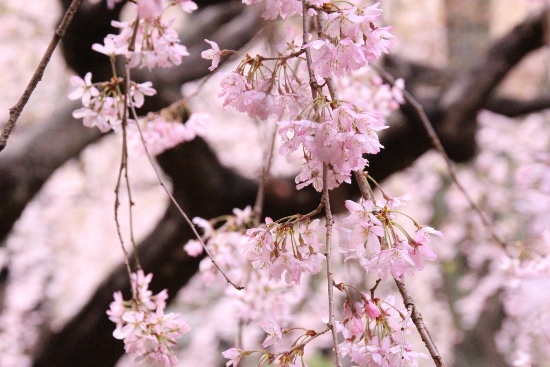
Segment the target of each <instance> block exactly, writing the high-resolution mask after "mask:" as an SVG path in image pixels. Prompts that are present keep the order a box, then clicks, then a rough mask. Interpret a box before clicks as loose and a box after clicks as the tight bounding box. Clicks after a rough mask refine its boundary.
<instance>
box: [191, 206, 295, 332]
mask: <svg viewBox="0 0 550 367" xmlns="http://www.w3.org/2000/svg"><path fill="white" fill-rule="evenodd" d="M193 222H194V223H195V225H197V226H198V227H199V228H200V229H201V230H202V232H203V235H202V236H201V238H202V241H203V242H204V244H205V246H206V248H207V249H208V251H209V254H210V257H205V258H204V259H203V260H202V261H201V263H200V266H199V269H200V273H201V275H202V280H203V282H204V283H206V284H209V285H210V284H212V282H213V281H214V280H215V279H217V277H218V276H217V269H216V267H215V266H214V263H213V262H216V264H218V266H220V267H221V268H222V269H223V271H224V272H225V274H226V275H227V276H228V277H229V278H230V279H231V280H232V281H234V282H236V283H238V284H240V285H242V286H244V289H241V290H236V289H235V288H234V287H231V286H228V287H227V288H226V290H225V294H226V296H227V297H228V298H229V299H230V300H231V303H232V306H233V307H234V309H235V314H236V316H238V317H239V318H240V319H241V320H243V322H250V321H254V322H259V321H260V320H262V319H263V318H264V317H265V315H268V314H269V315H272V317H274V318H276V319H277V320H279V321H287V320H289V319H290V317H291V316H290V311H291V308H292V306H293V305H295V304H296V303H297V302H299V301H300V300H301V299H302V298H303V296H302V293H303V292H302V291H301V290H300V289H298V288H296V287H293V286H291V285H288V284H284V283H280V282H277V281H274V279H272V277H271V275H270V274H269V273H266V272H263V271H254V272H250V262H249V261H248V260H247V258H246V256H243V255H244V253H245V252H246V251H248V250H247V249H248V243H249V241H250V238H249V237H247V235H245V232H246V230H247V229H249V228H250V227H251V226H252V209H251V208H250V207H246V208H244V209H243V210H241V209H233V215H227V216H223V217H220V218H217V219H216V218H215V219H212V220H210V221H207V220H205V219H202V218H198V217H197V218H193ZM184 250H185V251H186V252H187V254H188V255H189V256H194V257H196V256H199V255H200V254H202V252H203V248H202V244H201V243H200V242H199V241H198V240H190V241H188V242H187V243H186V244H185V246H184Z"/></svg>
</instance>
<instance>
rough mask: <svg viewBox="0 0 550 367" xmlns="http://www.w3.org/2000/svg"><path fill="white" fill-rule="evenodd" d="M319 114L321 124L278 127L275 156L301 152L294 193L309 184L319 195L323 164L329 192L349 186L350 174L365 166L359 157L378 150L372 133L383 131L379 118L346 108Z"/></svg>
mask: <svg viewBox="0 0 550 367" xmlns="http://www.w3.org/2000/svg"><path fill="white" fill-rule="evenodd" d="M322 112H324V113H321V115H322V116H323V117H322V119H323V121H322V122H315V121H310V120H297V121H285V122H280V123H279V135H280V136H281V138H282V140H283V145H282V146H281V149H280V151H279V152H280V153H281V154H282V155H286V156H287V157H288V155H289V154H290V153H292V152H294V151H296V150H298V149H299V148H301V149H302V150H303V152H304V157H305V160H306V162H305V164H304V165H303V166H302V172H301V173H300V174H299V175H298V176H297V177H296V183H298V186H297V188H298V189H300V188H302V187H305V186H307V185H309V184H312V185H313V187H314V188H315V189H316V190H317V191H321V189H322V187H323V180H322V171H323V164H324V163H326V164H328V165H329V167H330V172H329V174H328V178H327V181H328V183H327V184H328V188H329V189H333V188H335V187H338V186H339V185H340V184H341V183H342V182H347V183H350V182H351V173H352V172H353V171H356V170H362V169H363V168H364V167H365V165H367V164H368V161H367V159H366V158H364V157H363V155H364V154H366V153H370V154H376V153H378V152H379V151H380V148H382V145H381V144H380V142H379V140H378V135H377V133H376V132H377V131H380V130H382V129H384V128H386V127H385V126H384V122H383V120H382V119H381V118H380V116H379V115H377V114H372V113H367V112H358V111H356V110H355V109H354V108H353V107H352V106H351V105H348V104H342V105H341V106H340V107H338V108H336V109H334V110H332V111H330V110H323V111H322Z"/></svg>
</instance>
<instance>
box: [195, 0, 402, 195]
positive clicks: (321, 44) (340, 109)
mask: <svg viewBox="0 0 550 367" xmlns="http://www.w3.org/2000/svg"><path fill="white" fill-rule="evenodd" d="M266 5H267V8H268V11H266V13H264V17H266V18H268V19H274V18H275V17H276V16H277V15H281V16H282V17H283V18H285V17H287V16H290V15H292V14H295V13H301V6H302V5H301V2H300V1H297V0H291V1H284V2H278V1H266ZM378 6H379V4H375V5H373V6H370V7H366V8H364V7H356V6H351V5H350V6H340V5H338V6H336V5H334V4H332V3H316V2H307V3H306V7H307V8H308V9H309V10H308V14H307V15H304V16H308V17H309V16H314V17H315V18H317V20H318V23H319V24H318V27H319V28H320V29H319V32H320V33H322V34H324V36H322V37H319V38H317V39H313V37H312V36H311V35H308V38H309V39H310V41H309V42H307V43H305V44H302V45H299V44H298V42H297V41H296V40H295V39H290V40H288V41H287V42H286V48H285V49H282V48H281V50H280V51H279V56H278V57H274V58H267V57H263V56H260V55H257V56H255V57H251V56H249V55H246V56H245V58H244V59H243V60H242V61H241V63H240V64H239V66H238V67H237V69H236V70H235V71H234V72H230V73H226V74H225V76H224V78H223V79H222V82H221V87H222V92H221V93H220V95H219V96H220V97H223V98H224V102H223V105H224V107H228V106H232V107H234V108H236V109H237V110H238V111H241V112H246V113H248V115H249V116H250V117H252V118H259V119H262V120H266V119H268V118H269V117H273V118H275V119H277V120H278V124H279V127H280V129H279V134H280V136H281V139H282V140H283V144H284V145H283V147H282V148H281V151H280V152H281V154H283V155H286V156H287V157H289V154H291V153H292V152H295V151H297V150H301V151H303V159H304V161H305V162H304V165H303V168H302V172H301V173H300V174H299V175H298V177H297V178H296V183H297V184H298V186H297V187H298V188H302V187H305V186H307V185H310V184H312V185H313V186H314V187H315V189H317V190H318V191H320V190H321V189H322V167H323V164H327V166H328V168H329V170H328V171H329V172H328V176H329V177H328V188H329V189H333V188H335V187H337V186H338V185H340V184H341V183H342V182H348V183H349V182H350V181H351V172H352V171H354V170H362V169H363V168H364V167H365V165H367V164H368V161H367V159H366V158H364V157H363V155H364V154H367V153H368V154H376V153H378V152H379V151H380V149H381V148H382V145H381V144H380V143H379V140H378V134H377V132H378V131H380V130H382V129H384V128H385V126H384V125H385V121H384V117H385V115H386V113H385V112H386V111H387V110H388V109H395V108H396V107H397V105H398V103H400V102H402V101H403V99H402V95H401V94H400V93H399V88H395V90H394V92H392V93H390V94H389V95H388V94H387V93H386V94H382V93H381V94H380V95H379V96H377V97H379V98H380V99H381V100H384V101H385V102H384V103H380V104H379V105H380V106H381V107H382V106H383V107H382V108H381V111H377V110H373V111H369V112H363V111H362V110H361V108H360V107H359V106H360V105H361V103H360V102H358V103H357V104H356V103H355V99H356V98H357V96H355V97H354V98H351V99H350V100H349V102H344V101H341V100H336V98H337V97H336V96H331V97H329V96H325V94H324V93H326V92H325V90H324V88H325V86H327V83H326V82H325V81H326V80H329V79H331V78H333V77H342V78H343V77H347V76H348V75H349V74H350V73H351V72H354V71H357V70H359V69H361V68H364V67H365V66H367V65H368V63H369V62H373V61H376V60H377V59H378V58H379V57H380V56H381V55H382V53H387V51H388V48H389V47H390V46H391V45H392V38H393V36H392V35H391V33H390V32H389V31H390V29H389V28H380V27H376V26H375V25H374V22H375V21H377V20H378V18H379V17H380V15H381V12H382V11H381V10H380V9H379V8H378ZM272 9H276V11H274V10H272ZM207 42H209V43H210V44H211V45H212V49H210V50H208V51H206V52H204V53H203V57H204V58H207V59H213V66H212V67H211V70H213V69H214V68H215V67H216V66H217V63H218V61H219V55H220V54H221V53H227V52H228V51H227V50H222V51H220V49H219V47H218V46H217V45H216V44H215V43H213V42H212V41H208V40H207ZM307 52H310V54H311V64H310V66H309V67H310V68H311V69H312V71H313V74H314V78H315V80H316V83H317V86H314V89H315V88H316V92H315V93H316V94H317V96H316V97H315V98H314V99H313V100H312V97H311V89H310V87H311V86H310V84H309V83H308V82H307V80H308V75H307V73H306V72H307V69H308V66H307V65H306V60H305V59H306V58H305V57H304V56H305V54H306V53H307ZM331 93H332V92H331ZM388 97H389V98H388ZM392 101H393V103H392ZM370 103H371V105H372V104H373V102H372V101H371V102H370ZM375 104H376V103H375ZM390 106H391V107H390ZM382 110H383V111H382Z"/></svg>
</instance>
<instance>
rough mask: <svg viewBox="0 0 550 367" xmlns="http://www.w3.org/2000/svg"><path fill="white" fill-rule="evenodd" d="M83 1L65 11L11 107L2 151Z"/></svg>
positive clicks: (0, 141) (1, 137)
mask: <svg viewBox="0 0 550 367" xmlns="http://www.w3.org/2000/svg"><path fill="white" fill-rule="evenodd" d="M81 1H82V0H73V1H72V3H71V6H70V7H69V9H67V11H66V12H65V15H64V16H63V19H62V20H61V23H60V24H59V25H58V26H57V28H56V30H55V33H54V35H53V37H52V40H51V41H50V44H49V45H48V48H47V49H46V52H45V53H44V55H43V56H42V59H41V60H40V63H39V64H38V67H37V68H36V70H35V71H34V74H33V76H32V78H31V80H30V82H29V84H28V85H27V88H25V91H24V92H23V95H22V96H21V98H20V99H19V101H18V102H17V103H16V104H15V106H13V107H12V108H10V118H9V120H8V122H7V124H6V126H4V129H3V130H2V134H0V152H2V150H4V148H5V147H6V144H7V143H8V138H9V137H10V134H11V131H12V130H13V128H14V127H15V123H16V122H17V119H18V118H19V116H20V115H21V112H23V108H25V105H26V104H27V102H28V100H29V98H30V97H31V95H32V92H33V91H34V89H35V88H36V86H37V85H38V82H39V81H40V80H42V76H43V75H44V70H46V66H48V63H49V62H50V58H51V57H52V54H53V52H54V51H55V49H56V47H57V45H58V44H59V41H61V38H63V35H65V31H66V30H67V27H68V26H69V24H70V23H71V21H72V20H73V17H74V15H75V13H76V10H77V9H78V6H79V5H80V3H81Z"/></svg>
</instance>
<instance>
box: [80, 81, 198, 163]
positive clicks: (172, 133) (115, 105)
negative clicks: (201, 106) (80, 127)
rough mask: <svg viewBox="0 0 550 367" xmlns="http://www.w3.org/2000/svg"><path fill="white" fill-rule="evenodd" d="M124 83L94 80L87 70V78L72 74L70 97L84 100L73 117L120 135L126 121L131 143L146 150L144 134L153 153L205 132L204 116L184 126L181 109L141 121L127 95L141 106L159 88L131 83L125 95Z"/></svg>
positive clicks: (136, 104) (192, 118) (151, 116)
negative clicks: (135, 114)
mask: <svg viewBox="0 0 550 367" xmlns="http://www.w3.org/2000/svg"><path fill="white" fill-rule="evenodd" d="M123 82H124V81H123V79H122V78H112V79H111V80H110V81H108V82H103V83H92V74H91V73H86V75H85V77H84V79H81V78H80V77H78V76H76V75H75V76H72V77H71V84H73V86H75V88H76V89H74V90H73V91H72V92H71V93H70V94H69V98H70V99H73V100H77V99H80V100H81V101H82V105H83V107H82V108H79V109H77V110H75V111H74V112H73V117H75V118H81V119H82V121H83V124H84V126H86V127H97V128H99V130H100V131H101V132H109V131H110V130H113V131H114V132H115V133H117V134H119V135H120V134H121V133H122V124H123V121H125V122H126V124H127V126H128V130H127V133H128V141H129V144H130V145H133V146H135V147H136V148H137V149H142V148H141V147H142V142H141V135H143V139H144V140H145V143H146V145H147V148H148V150H149V152H150V153H151V154H153V155H156V154H160V153H162V152H163V151H165V150H167V149H170V148H172V147H174V146H176V145H178V144H180V143H181V142H184V141H190V140H193V139H194V138H195V136H196V135H197V134H201V133H202V130H203V125H204V117H203V115H200V114H199V115H197V116H193V115H192V117H191V118H190V119H189V120H188V121H187V123H186V124H185V125H184V124H182V123H180V122H179V121H180V120H181V116H182V114H183V112H182V111H180V108H167V109H164V110H161V111H160V112H159V113H157V114H153V113H150V114H148V115H147V116H146V117H144V118H140V119H139V120H138V121H136V120H135V119H133V118H131V117H130V116H131V115H130V111H129V110H128V108H129V106H128V105H127V98H128V99H130V100H131V102H132V107H135V108H140V107H142V106H143V104H144V102H145V96H154V95H155V94H156V90H155V89H154V88H153V87H152V83H151V82H145V83H141V84H138V83H135V82H130V88H129V91H128V93H127V94H125V93H123V92H122V90H123V88H124V87H123ZM138 124H139V129H140V130H141V134H140V131H139V130H138V126H137V125H138Z"/></svg>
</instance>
